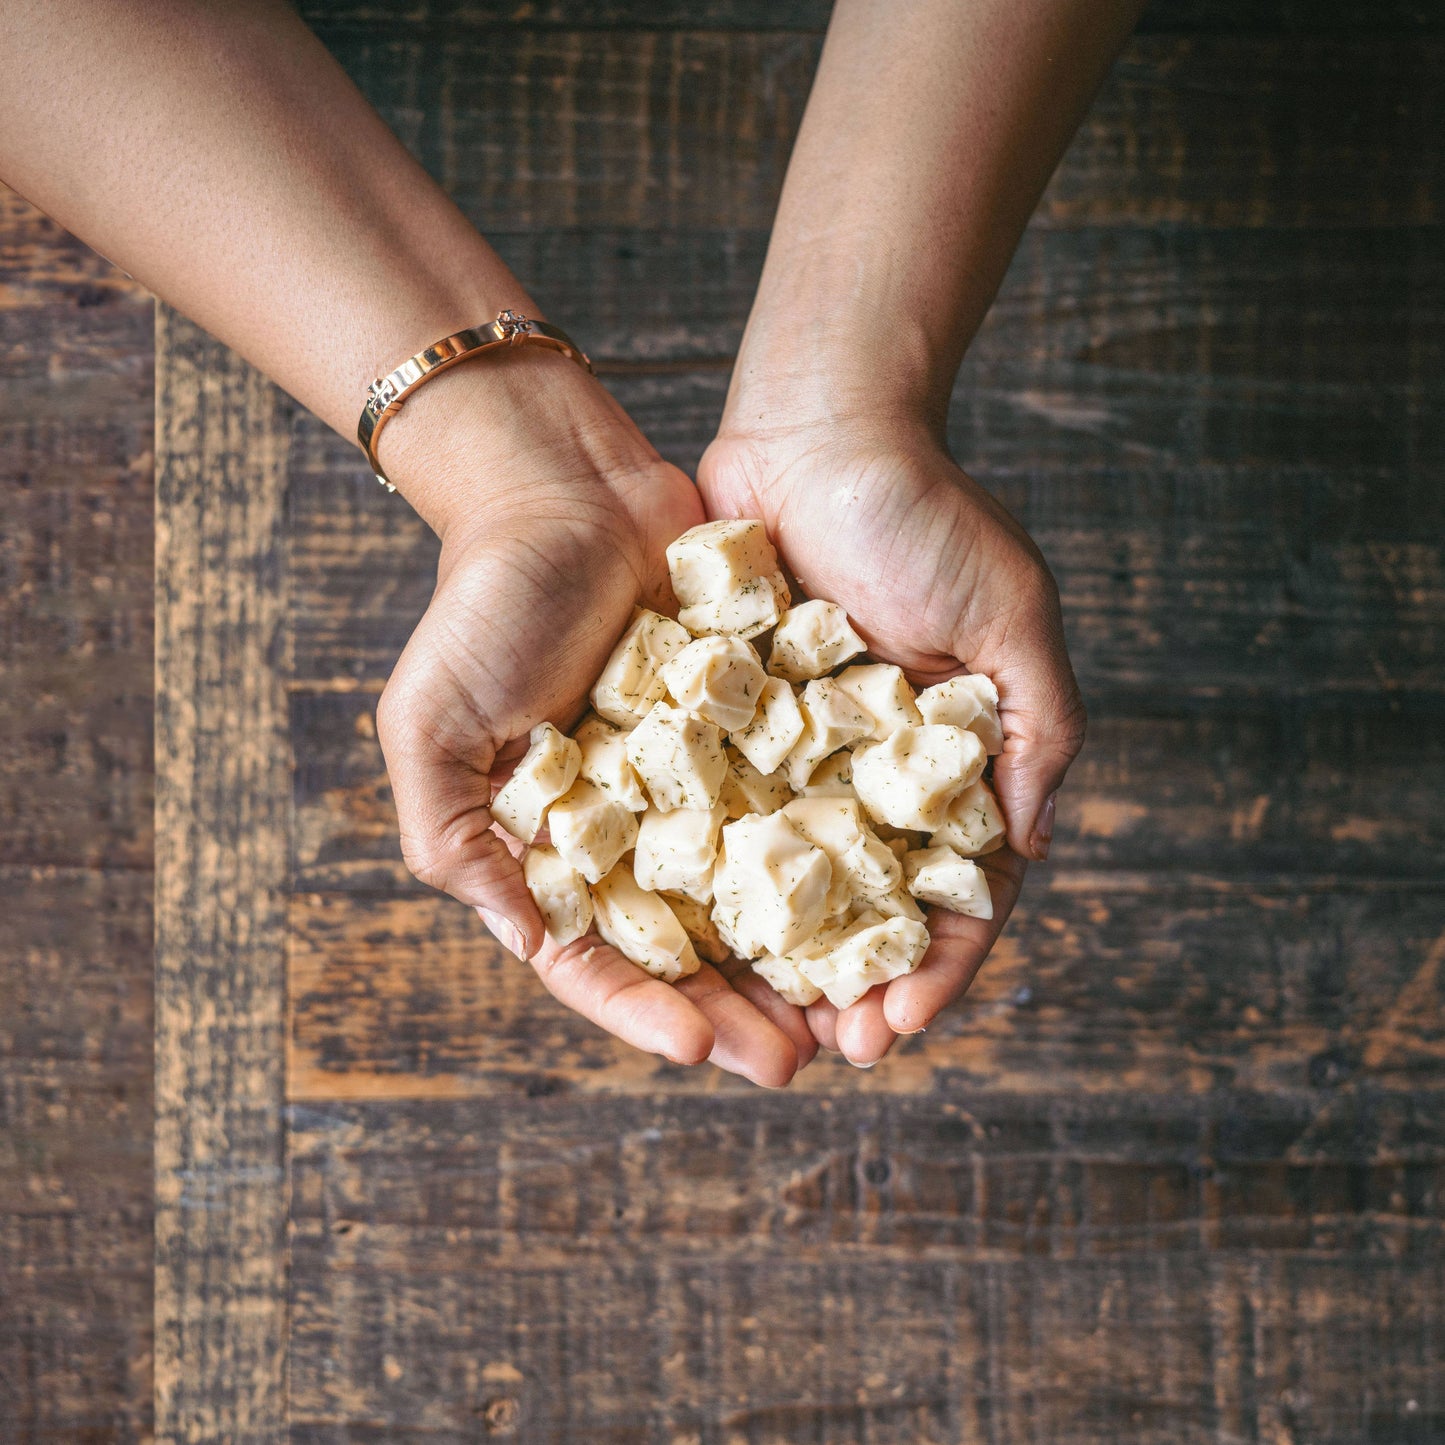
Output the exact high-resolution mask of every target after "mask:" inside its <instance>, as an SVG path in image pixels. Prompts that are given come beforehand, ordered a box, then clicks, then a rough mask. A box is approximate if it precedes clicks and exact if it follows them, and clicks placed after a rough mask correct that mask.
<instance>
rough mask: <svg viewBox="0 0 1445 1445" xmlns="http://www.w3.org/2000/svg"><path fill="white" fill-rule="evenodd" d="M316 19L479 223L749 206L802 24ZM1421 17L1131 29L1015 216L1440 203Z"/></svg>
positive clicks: (774, 145) (776, 183)
mask: <svg viewBox="0 0 1445 1445" xmlns="http://www.w3.org/2000/svg"><path fill="white" fill-rule="evenodd" d="M322 34H323V38H326V39H328V40H329V41H330V43H331V45H332V49H333V51H334V52H335V53H336V55H337V56H338V58H339V59H340V60H341V62H342V64H343V65H345V67H346V68H347V69H348V71H349V72H350V73H351V74H352V76H353V77H354V78H355V79H356V81H357V82H358V84H359V85H360V87H361V88H362V90H363V91H365V92H366V94H367V95H368V97H369V98H370V99H371V100H372V102H373V103H374V104H375V105H376V106H377V108H378V110H379V111H380V112H381V114H382V115H383V116H384V117H385V118H386V119H387V121H388V122H389V123H390V124H391V125H392V127H393V128H394V129H395V130H396V131H397V132H398V134H399V135H400V136H401V137H402V139H403V140H404V141H405V142H406V143H407V144H408V145H409V146H410V147H411V148H412V149H413V151H414V152H415V153H416V154H417V155H418V157H419V158H420V159H421V161H422V162H423V164H424V165H426V166H427V168H428V169H429V170H430V171H431V172H432V173H433V174H434V175H435V176H436V177H437V178H438V179H439V180H440V181H441V182H442V183H443V184H444V185H445V186H446V187H447V189H448V190H449V191H450V192H451V193H452V194H453V195H454V196H455V198H456V199H457V201H458V202H459V203H460V204H461V205H462V207H463V209H464V210H466V211H467V213H468V214H469V215H470V216H471V217H472V218H473V220H475V221H476V222H477V223H478V224H479V225H480V226H481V227H482V229H483V230H484V231H485V230H487V229H489V228H491V227H502V228H507V229H516V228H527V229H539V228H540V229H547V228H552V227H558V226H562V227H595V226H622V225H634V226H646V227H654V226H656V227H677V226H702V227H745V228H746V227H755V228H764V227H766V226H767V225H768V224H769V222H770V220H771V217H772V212H773V209H774V205H775V203H776V198H777V193H778V190H779V188H780V186H781V184H782V179H783V174H784V170H785V168H786V165H787V159H788V154H789V151H790V148H791V144H792V139H793V136H794V134H795V132H796V130H797V126H798V123H799V121H800V119H801V116H802V108H803V105H804V102H805V101H806V99H807V94H808V89H809V86H810V84H811V80H812V75H813V71H814V68H815V66H816V63H817V56H818V49H819V44H820V40H819V37H818V36H816V35H814V34H799V33H795V32H773V33H760V32H748V31H742V32H728V31H722V30H687V31H683V30H678V31H657V30H652V31H614V32H610V33H609V32H606V31H600V32H599V31H590V30H588V31H560V30H531V29H528V30H512V29H500V30H498V29H495V28H492V27H488V26H479V27H476V28H475V29H471V30H467V29H452V28H451V27H449V26H440V27H432V28H428V29H426V30H425V31H424V33H423V35H421V36H420V37H416V36H410V35H408V34H407V33H406V32H405V30H400V31H398V30H396V29H394V28H393V27H392V26H390V25H389V24H388V25H386V26H382V27H374V26H366V27H364V28H362V29H342V30H337V31H335V32H328V31H327V29H326V27H324V26H323V27H322ZM1442 64H1445V44H1442V42H1441V41H1440V40H1438V39H1437V38H1436V37H1434V36H1431V35H1428V34H1425V35H1404V36H1391V35H1385V36H1372V37H1355V38H1352V39H1351V41H1350V42H1349V44H1347V45H1341V44H1339V43H1338V42H1336V41H1334V40H1333V39H1332V38H1329V37H1319V36H1309V35H1303V36H1302V35H1289V36H1281V35H1273V36H1272V35H1263V36H1235V35H1197V36H1183V37H1176V36H1164V35H1155V36H1147V35H1146V36H1138V37H1135V38H1134V39H1133V40H1131V41H1130V42H1129V44H1128V45H1127V46H1126V47H1125V49H1124V52H1123V55H1122V57H1121V59H1120V61H1119V62H1118V64H1117V65H1116V67H1115V69H1114V71H1113V73H1112V74H1111V76H1110V78H1109V79H1108V81H1107V82H1106V83H1105V85H1104V87H1103V89H1102V91H1101V93H1100V95H1099V97H1098V100H1097V101H1096V103H1095V105H1094V107H1093V109H1092V110H1091V112H1090V114H1089V117H1088V118H1087V120H1086V121H1085V123H1084V125H1083V128H1082V129H1081V130H1080V132H1079V134H1078V136H1077V138H1076V139H1075V141H1074V143H1073V145H1072V146H1071V147H1070V149H1069V152H1068V154H1067V155H1066V156H1065V158H1064V160H1063V162H1062V164H1061V166H1060V168H1059V171H1058V173H1057V175H1056V176H1055V178H1054V180H1053V182H1052V184H1051V185H1050V187H1049V189H1048V191H1047V193H1046V194H1045V197H1044V200H1043V203H1042V205H1041V207H1040V210H1039V213H1038V216H1037V218H1036V222H1035V224H1037V225H1041V226H1078V225H1085V224H1110V225H1156V224H1159V223H1162V222H1169V223H1174V224H1186V223H1192V224H1201V225H1213V226H1219V225H1223V226H1234V225H1249V226H1310V225H1358V224H1361V223H1366V224H1370V225H1408V224H1432V223H1438V222H1439V220H1440V214H1441V213H1440V205H1441V202H1440V197H1441V195H1442V194H1445V140H1442V139H1441V135H1442V129H1445V127H1442V126H1441V123H1440V122H1441V97H1442V93H1445V88H1442V85H1441V67H1442Z"/></svg>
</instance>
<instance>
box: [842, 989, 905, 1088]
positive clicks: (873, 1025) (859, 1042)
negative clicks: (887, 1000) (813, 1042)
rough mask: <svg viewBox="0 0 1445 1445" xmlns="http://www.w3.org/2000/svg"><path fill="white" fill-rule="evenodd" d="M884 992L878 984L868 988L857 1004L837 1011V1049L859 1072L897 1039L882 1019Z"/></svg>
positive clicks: (868, 1067)
mask: <svg viewBox="0 0 1445 1445" xmlns="http://www.w3.org/2000/svg"><path fill="white" fill-rule="evenodd" d="M884 991H885V990H884V986H883V985H881V984H880V985H879V986H878V987H877V988H870V989H869V990H868V992H867V993H865V994H864V995H863V997H862V998H860V999H859V1000H858V1002H857V1003H852V1004H849V1005H848V1007H847V1008H845V1009H840V1010H839V1011H838V1022H837V1037H838V1048H839V1049H840V1050H841V1051H842V1054H843V1057H844V1058H845V1059H847V1060H848V1062H849V1063H850V1064H854V1065H856V1066H857V1067H858V1068H860V1069H871V1068H872V1067H873V1065H874V1064H876V1063H877V1062H878V1060H879V1059H881V1058H882V1057H883V1056H884V1054H886V1053H887V1052H888V1050H889V1049H891V1048H892V1047H893V1045H894V1043H895V1042H896V1040H897V1038H898V1035H897V1034H896V1033H895V1032H894V1030H893V1028H892V1026H891V1025H890V1024H889V1022H888V1020H887V1018H886V1017H884V1009H883V998H884Z"/></svg>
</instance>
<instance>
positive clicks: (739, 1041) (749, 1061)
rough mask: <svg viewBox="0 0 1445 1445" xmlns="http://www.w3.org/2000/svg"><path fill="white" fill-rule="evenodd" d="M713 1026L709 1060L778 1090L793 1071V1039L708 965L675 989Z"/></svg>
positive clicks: (795, 1064)
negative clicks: (695, 1006) (694, 1005)
mask: <svg viewBox="0 0 1445 1445" xmlns="http://www.w3.org/2000/svg"><path fill="white" fill-rule="evenodd" d="M674 987H675V988H676V989H677V991H678V992H679V993H680V994H682V995H683V996H684V997H685V998H687V999H688V1000H690V1001H691V1002H692V1003H694V1004H696V1005H697V1007H698V1009H699V1010H700V1011H701V1013H702V1015H703V1017H704V1018H706V1019H707V1021H708V1023H709V1024H711V1025H712V1029H713V1035H714V1040H713V1047H712V1052H711V1053H710V1054H709V1055H708V1058H709V1060H710V1061H711V1062H712V1063H714V1064H716V1065H717V1066H718V1068H720V1069H726V1070H727V1071H728V1072H729V1073H730V1074H741V1075H742V1076H743V1078H745V1079H751V1080H752V1081H753V1083H755V1084H761V1085H762V1086H763V1087H764V1088H765V1089H781V1088H782V1087H783V1086H784V1085H785V1084H787V1083H788V1082H789V1081H790V1080H791V1079H792V1077H793V1075H794V1074H795V1073H797V1072H798V1051H797V1049H796V1048H794V1047H793V1041H792V1040H791V1039H790V1038H789V1037H788V1035H787V1034H786V1033H785V1032H784V1031H783V1030H782V1029H781V1028H779V1027H778V1025H777V1024H775V1023H774V1022H773V1021H772V1020H771V1019H769V1018H768V1017H767V1016H766V1015H765V1014H763V1013H762V1011H761V1010H760V1009H758V1008H757V1007H756V1005H754V1004H753V1003H752V1002H751V1001H750V1000H748V999H746V998H744V997H743V996H742V994H740V993H739V992H738V991H737V990H736V989H735V988H733V986H732V984H730V983H729V982H728V981H727V980H726V979H725V978H724V977H723V976H722V975H721V974H720V973H719V972H718V971H717V969H715V968H713V967H712V965H711V964H706V963H705V964H703V966H702V967H701V968H700V969H698V971H697V972H696V973H692V974H689V975H688V976H687V977H686V978H683V979H679V980H678V982H677V983H676V984H675V985H674Z"/></svg>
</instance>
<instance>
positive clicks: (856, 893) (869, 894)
mask: <svg viewBox="0 0 1445 1445" xmlns="http://www.w3.org/2000/svg"><path fill="white" fill-rule="evenodd" d="M782 815H783V817H785V818H786V819H787V820H788V822H789V823H791V824H792V825H793V827H794V828H796V829H797V831H798V832H799V833H800V834H801V835H802V836H803V837H804V838H806V839H807V840H808V842H810V843H811V844H812V845H813V846H814V847H815V848H821V849H822V850H823V852H825V853H826V854H827V855H828V862H829V864H830V865H831V866H832V869H833V879H832V883H831V884H830V886H829V889H828V912H829V913H841V912H842V911H843V910H844V909H846V908H848V907H849V906H850V905H851V904H853V903H855V902H863V901H867V900H869V899H872V898H876V897H877V896H878V895H879V894H881V893H891V892H892V891H893V890H894V889H895V888H897V887H898V884H899V880H900V879H901V877H902V873H901V871H900V869H899V864H898V859H897V858H896V857H894V855H893V852H892V850H891V849H890V848H889V847H888V845H887V844H886V843H884V842H882V841H881V840H880V839H878V838H877V837H875V836H874V834H873V831H872V829H870V828H869V827H868V825H867V823H865V822H864V821H863V812H862V809H861V808H860V807H859V806H858V800H857V798H827V797H814V798H795V799H794V800H793V801H792V802H791V803H789V804H788V805H787V806H786V807H785V808H784V809H783V812H782Z"/></svg>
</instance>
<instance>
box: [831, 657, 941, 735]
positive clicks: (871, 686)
mask: <svg viewBox="0 0 1445 1445" xmlns="http://www.w3.org/2000/svg"><path fill="white" fill-rule="evenodd" d="M835 681H836V682H837V684H838V686H839V687H840V688H842V689H843V691H844V692H846V693H847V694H848V696H849V697H851V698H852V699H853V701H854V702H856V703H857V704H858V706H859V707H861V708H862V709H863V711H864V712H865V713H867V714H868V716H869V717H870V718H872V720H873V728H872V731H871V732H869V734H868V739H869V741H870V742H875V743H881V742H882V741H883V739H884V738H886V737H887V736H888V734H889V733H891V732H892V731H893V730H894V729H895V728H901V727H917V726H918V725H919V724H920V723H921V722H922V721H923V716H922V714H921V713H920V712H919V711H918V706H917V704H916V703H915V702H914V700H913V689H912V688H911V687H909V685H908V679H907V678H906V677H904V675H903V669H902V668H901V667H894V666H893V664H892V663H890V662H861V663H859V664H858V665H857V666H856V667H845V668H844V669H843V671H842V672H840V673H839V674H838V676H837V678H836V679H835Z"/></svg>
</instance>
